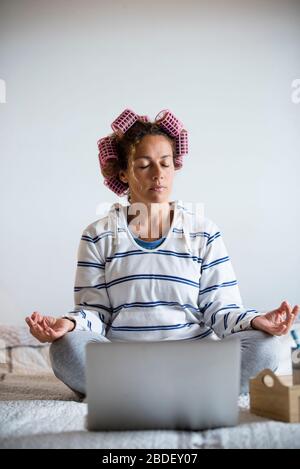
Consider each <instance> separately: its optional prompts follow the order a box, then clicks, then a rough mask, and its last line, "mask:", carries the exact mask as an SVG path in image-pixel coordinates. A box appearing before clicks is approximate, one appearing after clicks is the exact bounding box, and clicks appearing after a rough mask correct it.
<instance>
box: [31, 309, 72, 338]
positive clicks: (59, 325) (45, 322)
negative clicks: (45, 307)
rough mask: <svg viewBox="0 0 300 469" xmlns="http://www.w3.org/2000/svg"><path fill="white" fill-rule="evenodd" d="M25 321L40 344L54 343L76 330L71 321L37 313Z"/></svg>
mask: <svg viewBox="0 0 300 469" xmlns="http://www.w3.org/2000/svg"><path fill="white" fill-rule="evenodd" d="M25 321H26V322H27V324H28V326H29V328H30V333H31V334H32V335H33V336H34V337H35V338H36V339H38V340H39V341H40V342H54V341H55V340H57V339H60V338H61V337H63V336H64V335H65V334H66V333H67V332H70V331H71V330H72V329H73V328H74V324H73V323H72V321H70V320H69V319H61V318H54V317H52V316H43V315H42V314H39V313H38V312H37V311H35V312H34V313H32V315H31V316H30V317H27V318H26V319H25Z"/></svg>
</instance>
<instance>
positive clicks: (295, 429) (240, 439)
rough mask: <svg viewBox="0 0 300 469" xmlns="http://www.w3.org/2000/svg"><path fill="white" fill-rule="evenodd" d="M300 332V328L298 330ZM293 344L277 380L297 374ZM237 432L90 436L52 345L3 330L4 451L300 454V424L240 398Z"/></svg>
mask: <svg viewBox="0 0 300 469" xmlns="http://www.w3.org/2000/svg"><path fill="white" fill-rule="evenodd" d="M297 328H298V329H300V324H298V325H297ZM291 345H292V339H291V338H290V337H289V336H284V337H282V360H281V363H280V367H279V369H278V371H277V374H279V375H280V374H285V375H286V374H289V373H290V372H291V369H290V363H289V356H290V346H291ZM238 405H239V424H238V425H237V426H236V427H229V428H217V429H213V430H206V431H170V430H153V431H149V430H147V431H120V432H89V431H87V430H86V428H85V420H86V414H87V404H86V403H85V402H83V401H82V400H81V399H80V398H79V397H78V395H76V394H75V393H74V392H72V391H71V390H70V389H69V388H68V387H67V386H65V385H64V384H63V383H61V382H60V381H59V380H58V379H57V378H56V377H55V376H54V374H53V372H52V370H51V366H50V361H49V344H40V343H39V342H38V341H36V340H35V339H34V338H33V337H32V336H31V335H30V334H29V332H28V330H27V327H26V326H24V327H23V326H7V325H2V326H1V325H0V422H1V424H0V448H2V449H4V448H7V449H8V448H53V449H54V448H68V449H69V448H95V449H117V448H118V449H137V448H140V449H165V448H169V449H201V448H203V449H205V448H300V424H298V423H294V424H290V423H284V422H277V421H274V420H269V419H265V418H262V417H258V416H256V415H254V414H251V413H250V412H249V396H248V395H242V396H240V398H239V402H238Z"/></svg>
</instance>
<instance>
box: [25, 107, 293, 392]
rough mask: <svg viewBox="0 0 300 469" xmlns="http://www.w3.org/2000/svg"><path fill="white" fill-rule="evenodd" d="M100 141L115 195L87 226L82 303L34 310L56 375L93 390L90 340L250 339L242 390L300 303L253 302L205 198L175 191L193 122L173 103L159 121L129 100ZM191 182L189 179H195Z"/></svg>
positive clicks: (244, 344)
mask: <svg viewBox="0 0 300 469" xmlns="http://www.w3.org/2000/svg"><path fill="white" fill-rule="evenodd" d="M112 129H113V133H112V134H110V135H109V136H107V137H104V138H101V139H100V140H99V141H98V147H99V161H100V167H101V172H102V175H103V176H104V183H105V185H106V186H107V188H108V189H110V190H112V191H113V192H114V193H115V194H117V195H118V196H124V195H127V197H128V205H121V204H119V203H114V204H113V205H112V206H111V208H110V210H109V212H108V214H107V215H106V216H104V217H102V218H100V219H98V220H96V221H95V222H93V223H91V224H90V225H89V226H88V227H87V228H86V229H85V230H84V231H83V234H82V237H81V240H80V245H79V249H78V266H77V271H76V279H75V289H74V291H75V293H74V295H75V307H74V310H73V311H71V312H68V313H67V314H65V315H64V316H63V317H60V318H57V317H52V316H44V315H42V314H40V313H39V312H34V313H33V314H32V315H31V316H30V317H27V318H26V322H27V324H28V326H29V327H30V332H31V333H32V335H34V336H35V337H36V338H37V339H38V340H39V341H41V342H52V344H51V347H50V358H51V363H52V367H53V371H54V373H55V375H56V376H57V377H58V378H59V379H60V380H61V381H63V382H64V383H65V384H66V385H67V386H69V387H70V388H71V389H73V390H75V391H77V392H79V393H82V394H85V347H86V345H87V343H88V342H91V341H93V342H109V341H112V342H114V341H160V340H172V341H174V340H178V341H186V340H199V341H201V340H213V339H216V338H219V339H221V340H228V339H230V337H232V336H233V334H238V336H239V338H240V343H241V357H242V360H241V392H247V391H248V381H249V378H250V377H252V376H254V375H256V374H257V373H258V372H259V371H260V370H262V369H264V368H271V369H272V370H276V368H277V366H278V360H279V353H280V344H279V340H278V337H276V336H280V335H282V334H286V333H287V332H288V331H289V330H290V328H291V326H292V324H293V322H294V320H295V318H296V316H297V314H298V312H299V306H298V305H296V306H295V307H293V308H292V306H290V305H289V303H288V302H287V301H283V302H282V303H281V305H280V306H279V307H278V308H275V309H274V310H272V311H270V312H267V313H262V312H259V311H257V310H255V309H249V308H246V307H244V306H243V304H242V300H241V296H240V293H239V287H238V283H237V279H236V276H235V273H234V270H233V267H232V264H231V261H230V258H229V256H228V253H227V250H226V247H225V244H224V242H223V238H222V235H221V233H220V230H219V228H218V226H217V225H216V224H215V223H214V222H213V221H212V220H211V219H209V218H207V217H206V216H204V214H203V213H202V212H201V210H198V208H199V204H194V205H195V207H193V206H192V207H191V205H193V204H187V203H184V202H183V201H181V200H173V201H171V200H170V194H171V192H172V188H173V182H174V177H175V172H176V171H177V170H179V169H180V168H181V167H182V165H183V159H184V157H185V155H186V154H187V152H188V136H187V131H186V130H185V129H184V128H183V124H182V123H181V122H180V120H179V119H177V118H176V117H175V116H174V115H173V114H172V113H171V112H170V111H162V112H161V113H160V114H158V116H157V117H156V119H155V121H154V122H151V121H150V120H149V118H148V117H147V116H139V115H137V114H136V113H135V112H133V111H131V110H129V109H126V110H125V111H123V113H122V114H121V115H120V116H118V118H117V119H116V120H115V121H114V122H113V124H112ZM187 183H188V182H187Z"/></svg>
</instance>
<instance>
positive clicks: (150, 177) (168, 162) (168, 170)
mask: <svg viewBox="0 0 300 469" xmlns="http://www.w3.org/2000/svg"><path fill="white" fill-rule="evenodd" d="M174 174H175V167H174V162H173V150H172V145H171V143H170V142H169V141H168V139H167V138H165V137H164V136H163V135H146V136H145V137H143V138H142V140H141V141H140V142H139V143H138V145H137V146H136V151H135V153H134V154H133V155H131V156H130V159H129V161H128V168H127V170H126V171H120V173H119V176H120V179H121V180H122V181H123V182H126V183H128V184H129V189H130V196H131V203H135V202H144V203H146V204H149V203H163V202H168V201H169V197H170V194H171V192H172V186H173V179H174ZM156 186H161V189H159V190H154V188H155V187H156Z"/></svg>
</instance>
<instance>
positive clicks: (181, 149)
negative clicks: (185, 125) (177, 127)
mask: <svg viewBox="0 0 300 469" xmlns="http://www.w3.org/2000/svg"><path fill="white" fill-rule="evenodd" d="M175 144H176V155H187V154H188V152H189V142H188V133H187V131H186V130H185V129H182V130H181V132H180V134H178V135H177V137H176V139H175Z"/></svg>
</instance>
